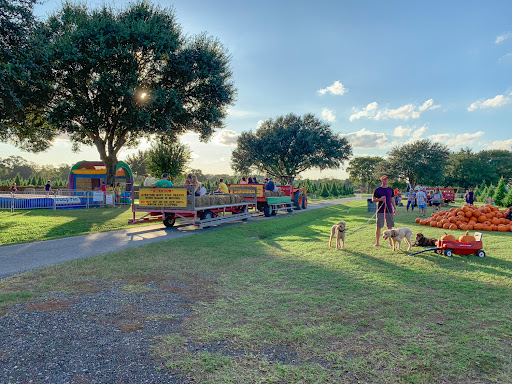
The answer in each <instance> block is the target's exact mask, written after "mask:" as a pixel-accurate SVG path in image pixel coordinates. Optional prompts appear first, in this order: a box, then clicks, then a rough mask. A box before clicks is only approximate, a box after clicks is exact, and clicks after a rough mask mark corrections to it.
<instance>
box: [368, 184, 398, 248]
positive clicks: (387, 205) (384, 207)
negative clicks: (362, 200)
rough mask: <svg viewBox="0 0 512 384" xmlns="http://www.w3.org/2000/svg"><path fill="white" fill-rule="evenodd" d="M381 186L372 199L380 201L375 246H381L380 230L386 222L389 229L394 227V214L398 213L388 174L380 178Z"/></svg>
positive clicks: (374, 192)
mask: <svg viewBox="0 0 512 384" xmlns="http://www.w3.org/2000/svg"><path fill="white" fill-rule="evenodd" d="M380 181H381V186H380V187H378V188H377V189H376V190H375V191H373V197H372V201H373V202H374V203H377V202H378V203H379V205H378V208H377V228H376V229H375V244H374V246H375V247H378V246H379V241H380V232H381V229H382V228H383V227H384V223H386V227H387V229H393V227H394V226H395V220H394V217H393V215H394V214H395V213H396V205H395V199H394V198H393V188H390V187H389V186H388V182H389V180H388V177H387V176H386V175H383V176H381V178H380ZM389 243H390V244H391V239H389Z"/></svg>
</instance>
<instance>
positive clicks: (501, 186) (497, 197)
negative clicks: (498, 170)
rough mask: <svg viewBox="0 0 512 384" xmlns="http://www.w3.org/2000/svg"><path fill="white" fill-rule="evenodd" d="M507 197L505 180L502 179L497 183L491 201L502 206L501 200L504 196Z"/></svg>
mask: <svg viewBox="0 0 512 384" xmlns="http://www.w3.org/2000/svg"><path fill="white" fill-rule="evenodd" d="M506 195H507V190H506V189H505V180H504V179H503V177H502V178H501V179H500V181H499V182H498V186H497V187H496V190H495V191H494V195H493V197H492V198H493V199H494V201H495V202H496V205H498V206H500V207H501V206H503V200H504V199H505V196H506Z"/></svg>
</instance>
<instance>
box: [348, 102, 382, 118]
mask: <svg viewBox="0 0 512 384" xmlns="http://www.w3.org/2000/svg"><path fill="white" fill-rule="evenodd" d="M378 106H379V104H377V102H375V101H374V102H373V103H370V104H368V105H367V106H366V107H365V108H363V109H362V110H361V111H358V112H356V113H354V114H353V115H351V116H350V121H354V120H358V119H360V118H361V117H369V116H370V115H372V114H373V111H375V110H376V109H377V107H378Z"/></svg>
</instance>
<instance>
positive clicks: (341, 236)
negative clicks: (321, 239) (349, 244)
mask: <svg viewBox="0 0 512 384" xmlns="http://www.w3.org/2000/svg"><path fill="white" fill-rule="evenodd" d="M334 236H336V249H339V248H340V240H341V244H342V245H341V249H344V248H345V222H344V221H340V222H339V223H338V224H336V225H333V226H332V228H331V238H330V239H329V248H330V247H331V245H332V238H333V237H334Z"/></svg>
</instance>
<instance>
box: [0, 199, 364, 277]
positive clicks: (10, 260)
mask: <svg viewBox="0 0 512 384" xmlns="http://www.w3.org/2000/svg"><path fill="white" fill-rule="evenodd" d="M361 199H362V197H361V196H360V195H358V196H357V197H349V198H344V199H336V200H327V201H323V202H318V203H310V204H309V205H308V209H307V210H305V211H303V210H301V211H294V214H297V213H301V212H307V211H309V210H312V209H318V208H324V207H328V206H331V205H337V204H342V203H346V202H348V201H353V200H361ZM254 220H271V218H266V217H263V216H257V217H253V218H252V219H251V220H250V221H249V222H251V221H254ZM240 224H242V223H240V222H236V223H228V224H223V225H221V226H216V227H211V228H208V229H198V228H196V227H194V226H191V225H178V226H176V227H173V228H166V227H164V226H163V225H162V224H156V225H151V226H145V227H133V228H128V229H120V230H117V231H110V232H100V233H93V234H89V235H82V236H74V237H66V238H62V239H55V240H46V241H38V242H34V243H24V244H14V245H6V246H1V247H0V279H3V278H5V277H7V276H11V275H15V274H18V273H22V272H26V271H30V270H33V269H36V268H41V267H45V266H48V265H53V264H57V263H61V262H63V261H68V260H75V259H81V258H85V257H90V256H94V255H99V254H103V253H108V252H113V251H118V250H120V249H126V248H132V247H137V246H139V245H143V244H149V243H154V242H158V241H163V240H171V239H177V238H180V237H183V236H188V235H191V234H194V233H197V232H198V231H214V230H215V229H216V228H220V227H225V226H229V225H240Z"/></svg>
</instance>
